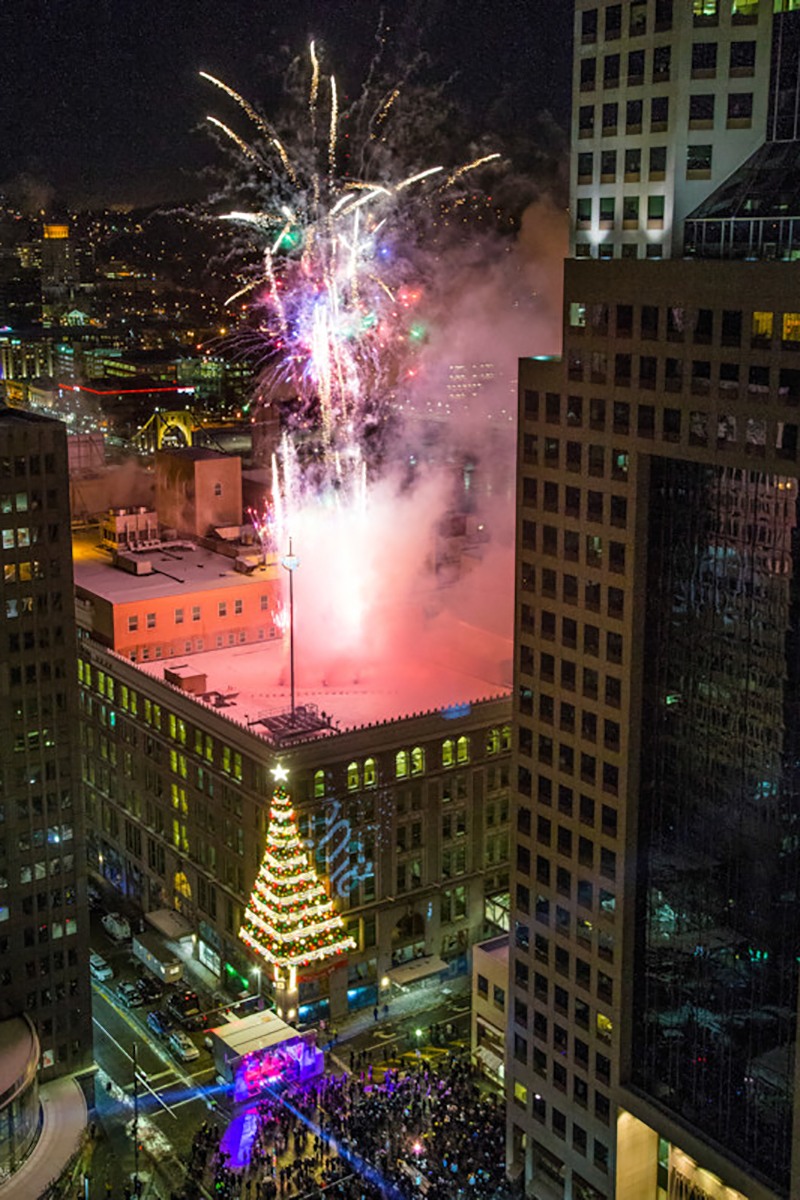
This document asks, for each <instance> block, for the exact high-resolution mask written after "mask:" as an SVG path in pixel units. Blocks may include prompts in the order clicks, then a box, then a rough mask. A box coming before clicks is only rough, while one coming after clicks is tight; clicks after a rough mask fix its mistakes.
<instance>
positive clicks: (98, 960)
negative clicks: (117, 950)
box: [89, 950, 114, 983]
mask: <svg viewBox="0 0 800 1200" xmlns="http://www.w3.org/2000/svg"><path fill="white" fill-rule="evenodd" d="M89 974H90V975H91V977H92V979H98V980H100V982H101V983H102V982H104V980H106V979H113V978H114V972H113V971H112V969H111V967H110V966H109V965H108V963H107V962H106V960H105V959H104V958H103V956H102V954H96V953H95V951H94V950H92V951H91V952H90V953H89Z"/></svg>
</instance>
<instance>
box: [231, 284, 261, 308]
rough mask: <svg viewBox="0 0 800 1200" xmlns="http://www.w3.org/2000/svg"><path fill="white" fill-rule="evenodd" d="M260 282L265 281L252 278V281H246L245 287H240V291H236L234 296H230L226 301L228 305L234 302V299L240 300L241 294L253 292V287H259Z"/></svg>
mask: <svg viewBox="0 0 800 1200" xmlns="http://www.w3.org/2000/svg"><path fill="white" fill-rule="evenodd" d="M260 283H263V280H261V279H251V281H250V283H246V284H245V286H244V287H243V288H239V291H238V292H234V293H233V295H232V296H228V299H227V300H225V301H224V303H225V304H226V305H227V304H233V302H234V300H238V299H239V297H240V296H246V295H247V293H248V292H252V290H253V288H257V287H258V286H259V284H260Z"/></svg>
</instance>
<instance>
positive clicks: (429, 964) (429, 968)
mask: <svg viewBox="0 0 800 1200" xmlns="http://www.w3.org/2000/svg"><path fill="white" fill-rule="evenodd" d="M446 970H447V963H446V962H445V961H444V959H443V958H439V956H438V954H426V955H425V956H424V957H423V958H411V959H409V961H408V962H404V963H401V964H400V966H399V967H392V969H391V970H390V971H387V972H386V975H387V978H388V979H390V980H391V981H392V983H396V984H397V985H398V987H406V985H407V984H409V983H416V982H417V980H419V979H427V978H428V976H429V975H438V974H439V973H440V972H441V971H446Z"/></svg>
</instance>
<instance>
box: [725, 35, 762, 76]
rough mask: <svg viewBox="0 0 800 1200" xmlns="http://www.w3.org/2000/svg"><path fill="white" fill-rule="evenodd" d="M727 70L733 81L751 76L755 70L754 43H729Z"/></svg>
mask: <svg viewBox="0 0 800 1200" xmlns="http://www.w3.org/2000/svg"><path fill="white" fill-rule="evenodd" d="M729 69H730V74H731V75H732V77H733V78H734V79H737V78H739V79H741V78H744V77H745V76H747V75H752V74H753V72H754V71H755V69H756V44H755V42H731V56H730V68H729Z"/></svg>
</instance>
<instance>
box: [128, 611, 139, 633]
mask: <svg viewBox="0 0 800 1200" xmlns="http://www.w3.org/2000/svg"><path fill="white" fill-rule="evenodd" d="M138 628H139V618H138V616H135V615H134V616H132V617H128V633H136V630H137V629H138Z"/></svg>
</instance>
